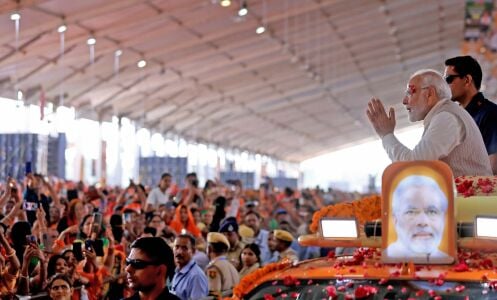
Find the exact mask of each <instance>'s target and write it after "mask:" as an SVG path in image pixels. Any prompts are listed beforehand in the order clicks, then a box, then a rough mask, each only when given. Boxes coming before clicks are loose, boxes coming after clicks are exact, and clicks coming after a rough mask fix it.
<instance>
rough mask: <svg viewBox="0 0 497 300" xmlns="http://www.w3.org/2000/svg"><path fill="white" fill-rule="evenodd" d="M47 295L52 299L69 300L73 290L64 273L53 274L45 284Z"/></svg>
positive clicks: (69, 280)
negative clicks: (46, 284)
mask: <svg viewBox="0 0 497 300" xmlns="http://www.w3.org/2000/svg"><path fill="white" fill-rule="evenodd" d="M47 291H48V296H49V297H50V299H53V300H71V299H72V295H73V292H74V288H73V286H72V282H71V279H70V278H69V276H67V275H65V274H61V273H58V274H55V275H54V276H53V277H51V278H50V281H49V282H48V286H47Z"/></svg>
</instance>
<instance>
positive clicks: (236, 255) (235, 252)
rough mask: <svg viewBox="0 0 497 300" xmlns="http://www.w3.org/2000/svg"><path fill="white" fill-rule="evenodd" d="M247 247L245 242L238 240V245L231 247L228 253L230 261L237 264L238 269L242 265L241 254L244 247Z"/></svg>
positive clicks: (234, 264)
mask: <svg viewBox="0 0 497 300" xmlns="http://www.w3.org/2000/svg"><path fill="white" fill-rule="evenodd" d="M244 247H245V244H244V243H242V242H240V241H239V242H238V245H237V246H236V247H235V248H233V249H231V248H230V250H228V253H227V254H226V257H227V258H228V260H229V261H230V263H232V264H233V266H235V268H236V269H238V268H239V267H240V266H241V262H240V254H241V253H242V250H243V248H244Z"/></svg>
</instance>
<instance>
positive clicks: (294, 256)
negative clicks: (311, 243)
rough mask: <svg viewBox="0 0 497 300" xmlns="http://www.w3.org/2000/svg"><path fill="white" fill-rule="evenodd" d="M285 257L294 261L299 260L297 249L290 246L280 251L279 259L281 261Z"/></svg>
mask: <svg viewBox="0 0 497 300" xmlns="http://www.w3.org/2000/svg"><path fill="white" fill-rule="evenodd" d="M284 258H287V259H289V260H290V261H294V262H297V261H299V257H298V256H297V252H295V250H293V249H292V248H290V247H288V248H287V249H286V250H285V251H282V252H281V253H280V257H279V259H278V261H280V260H282V259H284Z"/></svg>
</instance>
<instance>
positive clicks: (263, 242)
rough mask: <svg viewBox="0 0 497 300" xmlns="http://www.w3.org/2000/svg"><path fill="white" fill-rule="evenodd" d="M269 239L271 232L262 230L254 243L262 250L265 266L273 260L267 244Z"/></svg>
mask: <svg viewBox="0 0 497 300" xmlns="http://www.w3.org/2000/svg"><path fill="white" fill-rule="evenodd" d="M268 237H269V231H267V230H264V229H261V230H259V234H258V235H257V236H256V237H255V239H254V243H255V244H256V245H257V246H259V249H260V250H261V260H262V263H263V264H265V263H267V262H269V260H270V259H271V251H269V246H268V244H267V238H268Z"/></svg>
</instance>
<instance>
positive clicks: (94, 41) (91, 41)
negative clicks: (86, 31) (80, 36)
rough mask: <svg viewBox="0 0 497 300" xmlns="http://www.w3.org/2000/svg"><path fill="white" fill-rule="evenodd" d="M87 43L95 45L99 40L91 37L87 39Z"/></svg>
mask: <svg viewBox="0 0 497 300" xmlns="http://www.w3.org/2000/svg"><path fill="white" fill-rule="evenodd" d="M86 43H87V44H88V45H90V46H91V45H95V44H96V43H97V40H96V39H95V38H94V37H91V38H89V39H88V40H87V41H86Z"/></svg>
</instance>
